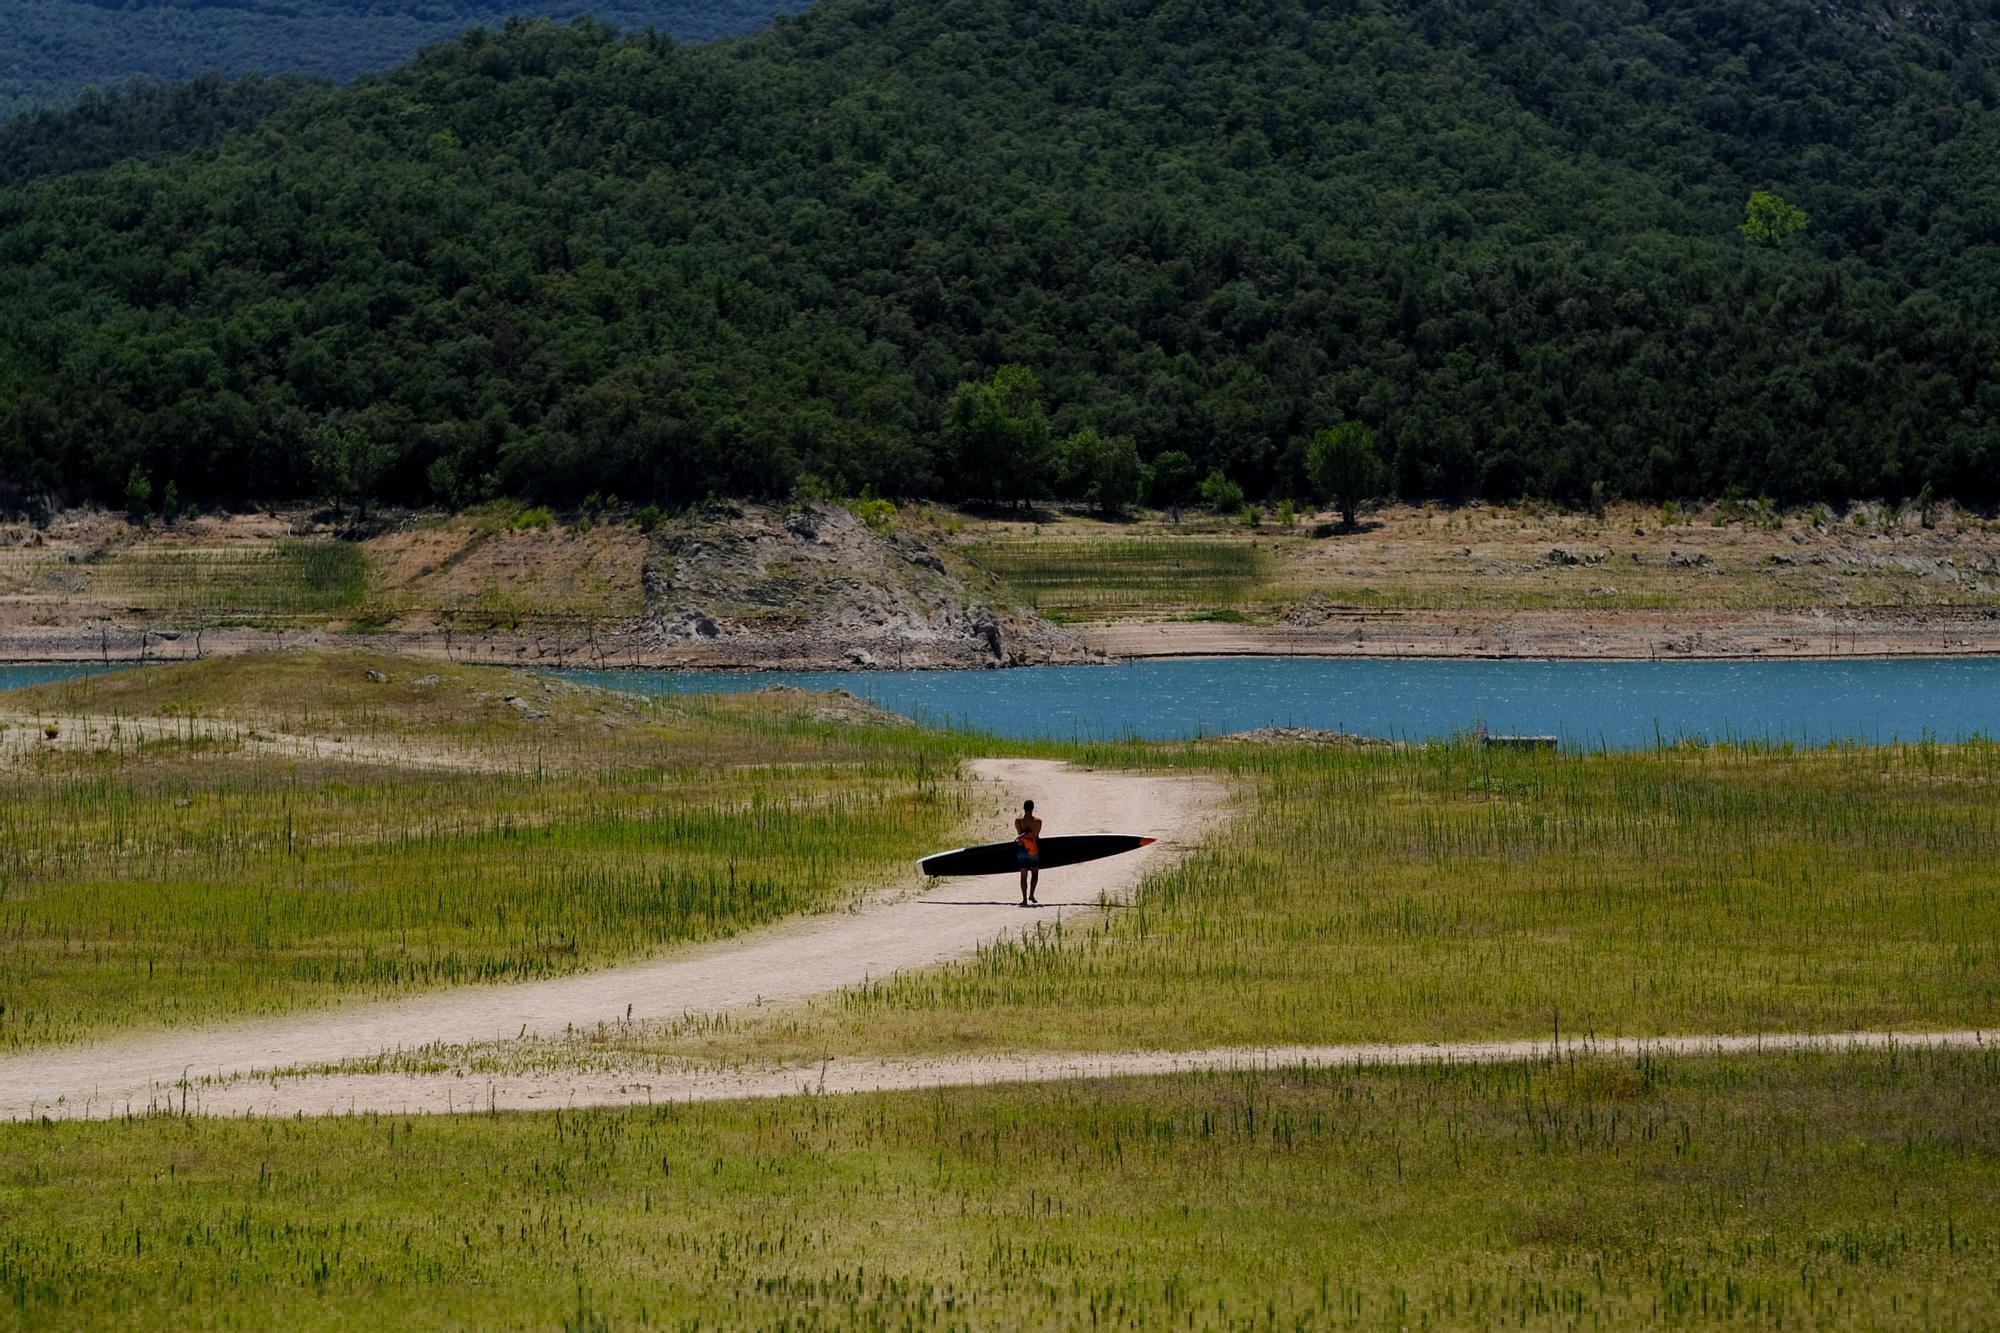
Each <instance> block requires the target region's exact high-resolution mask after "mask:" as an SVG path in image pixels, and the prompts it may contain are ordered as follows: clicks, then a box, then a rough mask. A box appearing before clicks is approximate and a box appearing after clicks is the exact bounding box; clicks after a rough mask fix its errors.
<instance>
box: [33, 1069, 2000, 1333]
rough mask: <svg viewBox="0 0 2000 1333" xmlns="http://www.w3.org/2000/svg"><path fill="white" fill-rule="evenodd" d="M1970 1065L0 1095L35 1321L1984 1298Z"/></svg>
mask: <svg viewBox="0 0 2000 1333" xmlns="http://www.w3.org/2000/svg"><path fill="white" fill-rule="evenodd" d="M1996 1271H2000V1057H1996V1056H1995V1055H1994V1053H1992V1052H1990V1051H1989V1052H1982V1053H1956V1054H1943V1053H1912V1052H1897V1053H1882V1052H1875V1053H1866V1054H1816V1055H1782V1056H1781V1055H1770V1056H1762V1057H1757V1058H1742V1059H1675V1060H1661V1059H1648V1060H1644V1061H1639V1062H1622V1063H1597V1062H1579V1063H1561V1064H1554V1065H1549V1064H1539V1065H1522V1066H1496V1067H1486V1068H1479V1067H1458V1068H1427V1069H1411V1070H1400V1071H1391V1072H1338V1071H1335V1072H1303V1071H1292V1072H1273V1073H1261V1074H1231V1075H1207V1076H1179V1077H1174V1078H1166V1079H1148V1080H1125V1081H1119V1082H1104V1083H1088V1084H1069V1085H1053V1086H1043V1087H1025V1088H994V1089H983V1090H982V1089H965V1090H950V1091H943V1092H924V1093H902V1094H883V1095H869V1096H857V1097H840V1098H790V1099H785V1100H781V1101H774V1102H764V1103H743V1104H718V1105H708V1106H698V1107H691V1108H673V1107H663V1108H652V1109H633V1110H623V1111H608V1112H586V1113H543V1114H533V1115H514V1114H504V1115H480V1114H470V1115H456V1116H433V1117H419V1118H414V1119H405V1118H399V1117H373V1116H368V1117H357V1118H336V1119H328V1120H311V1121H298V1120H280V1121H269V1120H259V1121H241V1120H236V1121H232V1120H200V1119H196V1120H183V1119H177V1118H173V1117H165V1116H163V1117H157V1118H146V1119H138V1120H129V1121H118V1122H111V1123H58V1124H42V1125H10V1126H6V1127H0V1323H4V1324H8V1325H12V1326H18V1327H23V1328H30V1327H58V1326H59V1327H71V1328H84V1327H130V1326H153V1325H162V1326H164V1325H181V1324H195V1325H203V1326H207V1325H233V1326H251V1327H287V1328H314V1327H322V1328H333V1327H354V1326H379V1325H386V1324H394V1325H396V1326H399V1327H464V1326H510V1327H512V1326H537V1327H554V1326H556V1325H557V1324H563V1325H565V1326H567V1327H573V1328H590V1327H606V1326H613V1325H615V1326H639V1325H647V1326H650V1325H662V1326H668V1327H694V1326H696V1325H697V1324H700V1325H702V1326H706V1327H759V1326H761V1327H794V1328H799V1327H832V1328H850V1327H858V1328H889V1327H896V1328H931V1327H984V1328H993V1327H1022V1326H1041V1327H1084V1326H1102V1325H1113V1326H1120V1327H1135V1326H1177V1327H1178V1326H1193V1327H1224V1326H1240V1327H1246V1328H1247V1327H1256V1328H1318V1327H1367V1328H1398V1327H1405V1328H1418V1327H1440V1326H1442V1327H1484V1326H1493V1325H1500V1324H1506V1325H1513V1326H1520V1325H1527V1326H1531V1327H1547V1326H1552V1325H1560V1326H1565V1327H1572V1326H1582V1327H1633V1326H1662V1325H1689V1324H1704V1325H1705V1324H1716V1323H1727V1324H1733V1325H1754V1326H1763V1327H1891V1326H1901V1327H1920V1326H1929V1327H1959V1328H1971V1327H1990V1326H1992V1325H1993V1324H1995V1322H1996V1321H2000V1286H1997V1285H1996V1283H1995V1280H1994V1273H1995V1272H1996Z"/></svg>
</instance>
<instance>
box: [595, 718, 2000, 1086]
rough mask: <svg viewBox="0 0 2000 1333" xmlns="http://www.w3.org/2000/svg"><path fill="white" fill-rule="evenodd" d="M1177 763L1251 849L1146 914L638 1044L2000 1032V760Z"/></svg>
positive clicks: (1150, 901)
mask: <svg viewBox="0 0 2000 1333" xmlns="http://www.w3.org/2000/svg"><path fill="white" fill-rule="evenodd" d="M1151 753H1152V762H1153V763H1154V764H1156V765H1160V764H1167V763H1180V764H1186V765H1188V766H1191V767H1199V768H1206V769H1210V770H1220V771H1223V772H1225V773H1227V774H1229V775H1230V776H1231V777H1232V778H1233V779H1234V780H1236V782H1237V783H1238V784H1239V791H1240V793H1241V794H1240V797H1239V805H1238V809H1237V818H1236V820H1235V821H1234V822H1233V823H1231V824H1230V825H1229V827H1228V832H1227V833H1226V834H1225V835H1223V836H1219V837H1216V838H1213V839H1211V840H1210V841H1209V844H1208V845H1207V846H1206V847H1204V848H1202V849H1201V850H1199V851H1197V852H1195V853H1193V854H1192V855H1190V856H1188V857H1187V858H1186V859H1185V860H1184V861H1182V862H1181V863H1180V864H1179V865H1177V866H1176V867H1174V868H1173V869H1171V870H1168V871H1166V872H1164V873H1162V874H1158V875H1155V876H1153V877H1151V878H1149V879H1148V880H1147V882H1146V883H1145V884H1144V885H1143V886H1142V888H1141V891H1140V893H1139V896H1138V898H1137V900H1136V901H1135V903H1134V904H1133V905H1132V906H1131V907H1130V908H1129V909H1126V910H1121V911H1117V912H1112V913H1108V914H1106V915H1105V916H1104V917H1103V918H1101V919H1100V920H1098V921H1096V922H1095V923H1092V924H1084V925H1076V926H1057V927H1050V928H1046V929H1043V930H1041V931H1040V932H1038V933H1036V934H1034V935H1032V936H1030V937H1027V938H1024V939H1019V940H1012V941H1006V942H1002V943H999V944H995V945H993V946H992V947H990V948H987V949H985V950H982V951H981V952H980V954H979V955H978V956H977V957H976V958H973V959H968V960H966V961H963V962H956V963H951V964H947V965H944V966H941V967H938V968H934V969H931V970H928V971H924V972H911V973H904V974H900V975H897V976H894V977H887V978H883V979H881V980H879V981H875V982H872V983H870V984H868V985H866V986H863V987H859V988H855V989H851V990H848V991H844V992H841V993H840V994H838V995H836V996H832V997H828V998H825V999H823V1000H819V1001H815V1002H813V1003H811V1004H809V1005H807V1006H804V1007H802V1008H799V1009H794V1010H792V1011H789V1012H781V1013H778V1014H767V1015H759V1016H755V1017H751V1018H741V1017H739V1018H734V1019H728V1020H720V1021H717V1022H715V1023H711V1024H709V1025H706V1026H705V1027H704V1028H703V1029H702V1030H699V1031H690V1032H683V1033H677V1034H666V1035H656V1036H652V1037H648V1038H634V1039H633V1041H634V1046H635V1051H637V1052H640V1053H643V1054H644V1055H645V1056H646V1057H648V1058H650V1057H652V1056H655V1055H659V1054H666V1055H669V1056H674V1057H679V1056H699V1057H703V1058H711V1059H713V1058H727V1059H737V1058H742V1057H744V1056H759V1055H776V1056H784V1057H786V1058H795V1059H811V1058H816V1057H818V1056H819V1055H821V1054H825V1053H833V1054H879V1053H887V1054H900V1053H905V1052H948V1051H957V1050H966V1049H976V1050H1007V1049H1061V1050H1115V1049H1123V1048H1145V1049H1157V1048H1166V1049H1177V1048H1194V1047H1202V1046H1210V1045H1233V1044H1260V1043H1273V1042H1277V1043H1288V1042H1340V1041H1420V1040H1449V1039H1469V1038H1475V1037H1522V1036H1533V1035H1536V1034H1540V1033H1550V1032H1555V1031H1560V1032H1565V1033H1584V1032H1598V1033H1606V1034H1613V1033H1615V1034H1620V1035H1645V1034H1661V1033H1676V1032H1714V1031H1744V1032H1750V1031H1766V1030H1774V1029H1777V1030H1794V1031H1843V1030H1848V1029H1852V1028H1917V1027H1949V1026H1960V1025H1964V1026H1987V1025H1991V1024H1993V1023H1995V1022H1996V1021H2000V946H1996V944H1995V941H1996V940H2000V900H1996V899H1995V897H1994V895H1993V894H1992V893H1991V892H1989V886H1990V885H1992V884H1993V883H1994V882H1995V881H1996V879H2000V745H1995V744H1991V743H1977V742H1975V743H1969V744H1965V745H1959V746H1952V747H1944V746H1937V745H1903V746H1893V747H1888V748H1881V749H1877V748H1852V749H1849V748H1834V749H1826V750H1814V751H1807V752H1792V751H1790V750H1788V749H1784V748H1771V749H1760V748H1754V747H1743V748H1737V747H1726V746H1716V747H1675V748H1668V749H1664V750H1659V751H1654V752H1646V753H1612V754H1578V753H1561V752H1552V751H1551V752H1531V753H1519V752H1504V751H1498V750H1494V749H1487V748H1473V747H1464V746H1448V745H1438V746H1428V747H1422V748H1412V749H1402V750H1382V749H1363V750H1354V749H1346V748H1336V747H1327V748H1313V747H1280V746H1272V747H1246V746H1229V747H1224V746H1212V747H1201V746H1186V747H1159V748H1156V749H1154V750H1153V751H1152V752H1151ZM1100 758H1101V760H1105V761H1108V760H1110V759H1111V758H1112V755H1111V754H1110V753H1109V752H1105V753H1104V754H1102V755H1101V756H1100ZM1124 761H1125V762H1128V763H1129V762H1132V756H1130V755H1127V756H1126V757H1125V760H1124ZM1089 882H1090V880H1089V872H1088V870H1087V869H1085V870H1081V871H1055V872H1050V874H1049V875H1048V876H1047V882H1046V883H1045V886H1044V887H1045V892H1046V893H1049V894H1052V895H1055V896H1057V897H1058V898H1060V897H1063V896H1068V895H1072V894H1077V893H1082V894H1086V895H1087V893H1088V892H1089V887H1088V886H1089Z"/></svg>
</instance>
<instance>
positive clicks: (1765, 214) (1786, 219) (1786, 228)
mask: <svg viewBox="0 0 2000 1333" xmlns="http://www.w3.org/2000/svg"><path fill="white" fill-rule="evenodd" d="M1805 229H1806V211H1805V210H1804V209H1803V208H1800V207H1799V206H1798V205H1797V204H1794V203H1792V202H1791V201H1790V200H1788V199H1786V198H1784V196H1782V195H1778V194H1774V193H1772V192H1771V191H1769V190H1755V191H1752V192H1751V195H1750V202H1749V203H1747V204H1745V205H1744V206H1743V225H1742V226H1741V227H1739V228H1737V230H1738V231H1740V232H1742V233H1743V234H1744V235H1745V236H1747V237H1748V238H1749V239H1750V241H1751V243H1752V244H1755V245H1769V246H1780V245H1783V244H1784V243H1785V242H1786V241H1789V240H1790V239H1791V238H1792V237H1794V236H1796V235H1797V234H1798V233H1800V232H1802V231H1804V230H1805Z"/></svg>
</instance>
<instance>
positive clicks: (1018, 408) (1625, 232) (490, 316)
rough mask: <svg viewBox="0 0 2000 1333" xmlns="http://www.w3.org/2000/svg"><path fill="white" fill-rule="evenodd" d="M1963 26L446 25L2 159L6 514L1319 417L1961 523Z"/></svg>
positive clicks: (862, 15)
mask: <svg viewBox="0 0 2000 1333" xmlns="http://www.w3.org/2000/svg"><path fill="white" fill-rule="evenodd" d="M1987 9H1988V6H1986V5H1984V4H1975V3H1971V0H1943V2H1942V3H1939V4H1936V5H1931V6H1916V7H1911V8H1908V9H1906V10H1898V11H1897V14H1898V15H1899V16H1897V17H1891V16H1889V15H1888V14H1886V13H1885V12H1884V11H1882V10H1880V9H1878V8H1872V7H1871V8H1866V9H1864V8H1863V7H1860V6H1853V7H1847V6H1842V5H1839V4H1834V3H1805V2H1803V0H1654V2H1653V3H1646V2H1644V0H1614V2H1610V3H1607V2H1605V0H1505V2H1504V3H1501V2H1494V3H1481V4H1455V3H1421V4H1416V3H1407V4H1406V3H1400V2H1391V0H1273V2H1272V3H1269V4H1263V5H1257V6H1230V5H1218V4H1211V3H1205V2H1204V0H1165V2H1164V3H1138V2H1137V0H1059V2H1057V0H1052V2H1050V3H1029V2H1028V0H925V2H924V3H914V2H908V3H901V2H897V0H829V3H826V4H824V5H822V6H820V7H816V8H814V9H812V10H809V11H808V12H806V13H805V14H803V15H801V16H799V17H795V18H789V19H782V20H780V21H779V22H778V23H777V24H776V25H775V26H774V27H773V28H771V29H770V30H768V31H766V32H764V33H762V34H760V35H759V36H757V37H754V38H751V39H748V40H745V41H741V42H730V43H722V44H718V45H711V46H690V45H681V44H677V43H675V42H673V41H671V40H669V39H666V38H664V37H660V36H654V35H638V36H632V37H628V38H623V39H620V38H619V37H617V36H616V35H615V34H614V33H613V32H612V31H610V30H609V29H608V28H605V27H602V26H598V25H595V24H591V23H579V24H574V25H570V26H567V27H559V26H555V25H551V24H546V23H544V24H512V25H509V26H508V27H507V28H506V29H505V30H504V31H502V32H499V33H488V32H473V33H470V34H468V35H467V36H465V37H464V38H463V39H461V40H459V41H457V42H454V43H450V44H446V45H442V46H438V47H433V48H431V49H429V50H427V51H426V52H425V53H424V54H423V55H422V56H421V57H420V58H419V59H418V60H417V61H416V62H415V63H413V64H412V65H410V66H408V67H406V68H404V69H401V70H399V71H397V72H396V73H394V74H391V75H387V76H383V77H379V78H375V79H371V80H368V81H366V82H365V83H363V84H361V85H357V86H355V87H352V88H348V89H342V90H339V91H332V92H323V93H317V94H314V95H312V96H310V97H307V98H305V99H304V100H303V101H301V102H299V103H298V104H296V105H292V106H288V107H280V108H278V109H275V110H272V111H270V112H269V113H268V114H267V115H265V116H263V118H262V119H261V120H259V121H258V122H257V124H256V125H255V126H254V127H253V128H250V129H247V130H244V131H242V132H239V133H235V134H229V135H226V136H225V137H223V138H221V139H220V140H219V142H218V143H217V144H216V145H215V146H213V147H211V148H208V149H205V150H200V151H194V152H190V153H188V154H185V155H182V156H178V157H168V158H158V157H155V158H151V159H147V160H139V161H134V162H131V163H126V164H121V165H118V166H115V167H112V168H109V169H106V170H101V171H93V172H83V173H78V174H70V175H51V174H49V173H50V171H51V170H52V169H53V167H54V165H56V164H52V163H50V162H47V161H42V162H40V164H39V165H38V166H37V167H36V168H35V169H34V170H33V171H27V172H23V171H20V170H17V172H16V177H17V178H19V179H24V180H28V183H26V184H23V185H21V186H18V187H16V188H14V189H12V190H9V191H4V192H0V477H4V478H6V479H8V480H10V481H11V482H12V484H13V486H14V488H15V489H16V491H22V490H28V489H45V490H52V491H58V492H62V493H66V494H68V495H70V496H72V497H81V496H95V497H97V498H100V499H103V500H107V501H111V502H114V503H115V502H118V501H119V500H120V499H121V497H122V496H123V495H124V494H125V490H126V486H127V482H128V479H131V478H134V477H135V476H137V477H139V478H140V479H142V480H145V481H147V482H149V483H150V484H151V485H152V486H153V487H154V488H155V489H156V490H157V489H158V488H159V487H160V486H162V485H164V483H165V482H167V481H173V482H174V483H175V484H176V487H177V493H178V494H179V495H181V496H183V497H188V498H202V499H208V500H232V499H239V498H255V497H280V496H298V495H309V494H335V495H339V494H353V495H360V494H363V493H366V494H370V495H375V496H380V497H382V498H385V499H401V500H408V501H432V500H438V499H442V500H445V501H449V502H466V501H470V500H475V499H477V498H479V497H481V496H483V495H487V494H493V493H509V494H515V495H520V496H524V497H535V498H542V499H547V500H552V501H557V502H564V501H571V500H575V499H577V498H579V497H582V496H585V495H588V494H589V493H591V492H602V493H615V494H617V495H619V496H620V497H622V498H624V499H627V500H633V501H638V500H653V501H661V502H669V503H671V502H676V501H682V500H686V499H689V498H699V497H700V496H702V495H704V494H706V493H708V492H710V491H720V492H735V493H772V492H778V493H782V492H786V491H789V490H790V489H792V488H793V487H794V486H796V485H798V484H799V483H800V482H801V481H802V479H803V480H805V481H806V482H808V483H812V482H814V481H819V482H826V483H830V484H833V485H836V486H845V487H848V488H855V489H858V488H860V487H862V486H864V485H866V486H873V487H874V488H875V489H876V490H877V491H880V492H883V493H888V494H942V495H966V494H973V495H981V494H984V495H994V494H1019V493H1022V492H1032V491H1034V490H1036V489H1041V488H1046V487H1048V486H1050V485H1055V484H1061V483H1062V482H1063V481H1064V480H1065V478H1063V477H1062V476H1061V475H1060V472H1059V470H1057V469H1055V468H1054V467H1053V465H1052V464H1051V463H1050V462H1049V460H1048V459H1047V457H1046V453H1045V442H1046V441H1050V440H1062V439H1064V438H1066V437H1071V436H1073V435H1079V434H1082V438H1083V440H1084V441H1085V442H1086V444H1087V448H1084V449H1083V450H1082V451H1081V452H1083V453H1085V454H1088V455H1090V456H1093V457H1098V456H1102V457H1104V458H1108V459H1112V460H1113V461H1114V463H1116V460H1117V459H1118V458H1119V456H1120V455H1121V453H1122V455H1123V457H1124V460H1125V462H1126V463H1129V462H1130V461H1131V459H1130V455H1131V452H1132V451H1134V450H1135V451H1136V454H1137V455H1138V458H1139V459H1141V460H1144V461H1146V462H1148V463H1152V464H1155V465H1157V470H1158V471H1159V473H1160V475H1161V478H1162V485H1176V486H1183V487H1185V486H1188V485H1190V484H1191V481H1192V479H1195V478H1199V477H1201V476H1205V475H1208V474H1209V473H1210V471H1211V470H1212V469H1220V470H1221V471H1222V472H1223V473H1224V474H1225V475H1226V477H1227V478H1228V479H1231V480H1233V481H1234V482H1235V483H1237V484H1240V485H1241V486H1242V487H1243V488H1244V489H1245V490H1246V491H1247V492H1248V493H1249V495H1250V496H1251V497H1252V498H1259V497H1264V496H1274V495H1281V494H1299V493H1303V492H1306V491H1308V490H1310V489H1311V478H1312V477H1313V476H1314V475H1318V474H1319V473H1321V472H1323V469H1320V468H1312V469H1309V467H1308V455H1309V449H1310V445H1311V442H1312V440H1313V439H1314V437H1315V436H1316V434H1318V433H1319V432H1321V431H1322V430H1324V429H1326V428H1328V427H1330V426H1333V425H1335V424H1336V423H1339V422H1343V421H1356V422H1359V423H1361V424H1362V425H1363V426H1365V427H1367V428H1369V430H1370V431H1372V437H1371V438H1372V440H1373V442H1374V444H1375V447H1376V448H1378V449H1379V451H1380V458H1381V462H1382V463H1383V464H1384V465H1385V467H1384V468H1383V470H1382V475H1383V477H1384V478H1385V479H1386V481H1387V483H1388V484H1390V485H1392V486H1393V487H1394V488H1395V489H1396V490H1398V491H1399V492H1401V493H1403V494H1406V495H1425V496H1437V497H1456V496H1466V495H1479V494H1483V495H1487V496H1493V497H1505V498H1511V497H1514V496H1518V495H1522V494H1534V495H1544V496H1549V497H1552V498H1556V499H1559V500H1563V501H1569V502H1581V501H1588V500H1590V499H1591V498H1592V497H1593V496H1598V497H1611V496H1618V495H1625V496H1660V497H1664V496H1686V495H1690V494H1709V495H1715V494H1721V493H1723V492H1725V491H1727V490H1729V489H1731V488H1740V489H1741V490H1742V491H1743V492H1745V493H1747V494H1753V495H1754V494H1768V495H1771V496H1773V497H1775V498H1778V499H1781V500H1802V499H1816V498H1823V499H1831V500H1838V499H1841V498H1846V497H1851V496H1856V495H1905V494H1911V493H1916V492H1918V491H1920V490H1921V489H1922V488H1924V487H1926V486H1928V487H1930V488H1931V490H1932V492H1933V493H1934V494H1936V495H1939V496H1944V495H1951V496H1956V497H1958V498H1960V499H1962V500H1966V501H1970V502H1975V503H1991V502H1992V501H1993V500H1995V499H1996V498H2000V374H1996V366H2000V250H1996V248H1995V242H1996V241H2000V154H1996V153H1995V152H1994V145H1995V144H1996V143H2000V134H1996V128H2000V126H1996V123H1995V98H1996V83H1995V73H1994V70H1993V63H1994V60H1995V58H1996V55H1997V54H2000V35H1996V31H1995V26H1994V24H1993V23H1992V22H1991V21H1989V19H1988V17H1987V12H1986V11H1987ZM165 137H167V138H170V137H171V136H165ZM79 151H80V153H81V154H82V156H81V157H80V159H79V163H78V165H81V166H89V165H92V164H93V159H92V157H91V155H90V150H89V149H88V148H87V147H84V148H81V149H80V150H79ZM30 177H32V178H33V179H31V180H30V179H29V178H30ZM1753 194H1757V195H1759V204H1758V206H1757V207H1756V208H1755V209H1751V210H1750V211H1749V213H1748V215H1747V216H1746V206H1747V205H1749V204H1750V201H1751V199H1752V196H1753ZM1009 367H1019V368H1023V369H1007V370H1005V371H1004V373H1002V371H1003V368H1009ZM1086 432H1096V434H1095V435H1091V434H1087V433H1086ZM1127 440H1129V441H1130V442H1131V443H1130V445H1129V446H1127V445H1125V444H1124V441H1127ZM1113 446H1115V447H1113ZM999 451H1005V456H1001V454H1000V452H999ZM1175 455H1185V457H1178V456H1175ZM1163 457H1164V461H1163ZM1190 465H1191V466H1190ZM1128 470H1129V469H1128ZM1073 481H1074V484H1075V485H1076V486H1077V488H1078V489H1082V488H1083V487H1084V486H1085V485H1086V484H1087V481H1088V479H1087V478H1081V477H1079V478H1075V479H1073Z"/></svg>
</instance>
